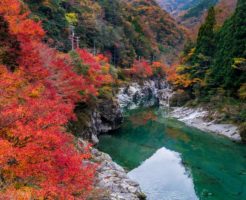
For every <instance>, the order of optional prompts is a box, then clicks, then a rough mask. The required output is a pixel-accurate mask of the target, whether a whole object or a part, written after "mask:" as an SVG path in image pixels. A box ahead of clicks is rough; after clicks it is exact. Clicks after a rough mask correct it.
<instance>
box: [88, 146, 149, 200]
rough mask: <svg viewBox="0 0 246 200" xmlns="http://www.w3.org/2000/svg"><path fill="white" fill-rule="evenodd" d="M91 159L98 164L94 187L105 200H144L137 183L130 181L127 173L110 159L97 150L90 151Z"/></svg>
mask: <svg viewBox="0 0 246 200" xmlns="http://www.w3.org/2000/svg"><path fill="white" fill-rule="evenodd" d="M91 152H92V159H93V161H94V162H96V163H98V164H99V166H98V169H97V172H96V181H95V187H96V188H97V189H99V190H102V191H103V193H104V197H103V198H100V199H105V200H126V199H127V200H144V199H146V197H145V195H144V194H143V192H142V191H141V189H140V186H139V184H138V183H137V182H135V181H133V180H131V179H130V178H129V177H128V175H127V172H126V171H125V170H124V169H123V167H121V166H120V165H118V164H117V163H115V162H113V161H112V158H111V157H110V156H109V155H108V154H106V153H103V152H100V151H99V150H97V149H92V151H91Z"/></svg>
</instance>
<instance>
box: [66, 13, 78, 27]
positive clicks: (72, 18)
mask: <svg viewBox="0 0 246 200" xmlns="http://www.w3.org/2000/svg"><path fill="white" fill-rule="evenodd" d="M65 17H66V20H67V22H68V23H69V24H71V25H76V24H77V23H78V16H77V14H76V13H67V14H66V16H65Z"/></svg>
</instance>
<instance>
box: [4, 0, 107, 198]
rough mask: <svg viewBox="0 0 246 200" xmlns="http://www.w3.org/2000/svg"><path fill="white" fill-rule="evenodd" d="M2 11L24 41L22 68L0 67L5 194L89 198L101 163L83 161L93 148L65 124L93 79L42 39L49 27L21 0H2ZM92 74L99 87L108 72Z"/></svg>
mask: <svg viewBox="0 0 246 200" xmlns="http://www.w3.org/2000/svg"><path fill="white" fill-rule="evenodd" d="M0 15H2V16H4V20H5V21H6V22H7V23H8V25H9V34H11V35H13V36H15V37H16V38H17V40H18V42H19V44H20V55H19V59H18V66H16V69H15V70H14V71H13V72H12V71H10V70H8V69H9V66H6V65H1V66H0V199H85V197H86V195H87V194H88V192H90V190H91V189H92V183H93V177H94V172H95V166H94V165H92V164H86V163H85V162H83V160H84V159H88V158H89V157H90V154H89V151H88V149H87V148H85V149H84V151H83V152H82V153H81V152H79V151H78V150H77V148H76V146H75V138H74V137H73V136H72V135H71V134H69V133H67V132H66V128H65V125H66V123H67V122H68V121H69V120H70V119H75V116H74V113H73V109H74V107H75V103H76V102H78V101H81V100H83V98H85V97H83V95H82V96H81V95H80V94H79V92H80V91H84V90H86V86H87V84H88V83H87V82H88V80H87V78H84V77H83V76H79V75H77V74H76V73H75V72H74V71H73V66H72V61H71V58H70V57H69V56H68V55H66V54H62V53H59V52H57V51H56V50H53V49H50V48H49V47H47V46H46V45H44V44H43V43H42V38H43V36H44V35H45V32H44V31H43V29H42V28H41V26H40V24H39V23H36V22H34V21H33V20H31V19H29V18H28V16H29V13H28V9H27V8H25V7H24V6H23V5H22V4H21V3H20V1H18V0H1V1H0ZM84 56H85V57H83V55H82V52H81V57H83V59H84V60H86V59H87V57H86V55H84ZM86 62H90V60H88V61H86ZM95 69H96V66H95ZM89 73H91V74H93V71H91V72H89ZM91 79H93V80H94V82H93V84H92V85H94V86H98V83H97V82H100V80H101V79H102V77H100V76H96V77H94V76H92V78H91ZM106 81H110V78H109V77H108V79H106ZM87 93H89V91H88V92H87Z"/></svg>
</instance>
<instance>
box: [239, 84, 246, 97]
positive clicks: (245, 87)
mask: <svg viewBox="0 0 246 200" xmlns="http://www.w3.org/2000/svg"><path fill="white" fill-rule="evenodd" d="M238 95H239V97H240V99H243V100H246V83H244V84H242V85H241V87H240V89H239V90H238Z"/></svg>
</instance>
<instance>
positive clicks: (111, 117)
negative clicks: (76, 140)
mask: <svg viewBox="0 0 246 200" xmlns="http://www.w3.org/2000/svg"><path fill="white" fill-rule="evenodd" d="M75 112H76V115H77V121H75V122H73V123H72V125H71V129H72V130H73V132H74V133H76V135H78V136H79V137H82V138H83V139H86V140H89V141H91V142H92V143H98V138H97V136H98V135H99V134H100V133H106V132H108V131H111V130H115V129H117V128H119V126H120V125H121V123H122V121H123V116H122V112H121V109H120V106H119V104H118V102H117V101H116V100H114V99H103V100H101V102H100V103H99V104H98V105H97V106H96V107H95V108H94V109H90V108H87V107H84V106H83V105H79V106H77V108H76V110H75Z"/></svg>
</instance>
